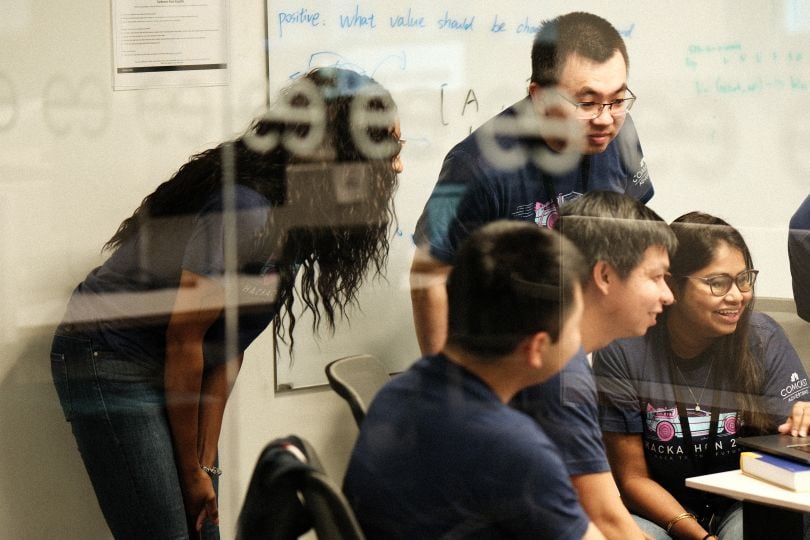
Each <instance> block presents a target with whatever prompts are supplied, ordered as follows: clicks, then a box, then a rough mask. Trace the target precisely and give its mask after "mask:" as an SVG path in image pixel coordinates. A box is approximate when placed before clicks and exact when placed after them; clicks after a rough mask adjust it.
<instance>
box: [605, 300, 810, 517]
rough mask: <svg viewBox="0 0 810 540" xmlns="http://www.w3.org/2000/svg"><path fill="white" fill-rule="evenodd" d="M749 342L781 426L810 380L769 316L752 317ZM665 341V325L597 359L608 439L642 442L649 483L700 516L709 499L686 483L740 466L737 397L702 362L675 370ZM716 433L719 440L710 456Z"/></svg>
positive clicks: (769, 408)
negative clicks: (620, 436) (611, 435)
mask: <svg viewBox="0 0 810 540" xmlns="http://www.w3.org/2000/svg"><path fill="white" fill-rule="evenodd" d="M750 338H751V346H752V350H753V351H754V354H755V356H756V358H757V359H758V361H760V362H762V365H763V367H764V373H765V377H764V381H763V385H762V389H761V396H762V399H763V406H764V409H765V411H766V412H767V413H768V414H769V415H770V416H771V418H772V421H773V423H774V424H775V425H778V424H780V423H782V422H784V420H785V418H787V416H788V414H789V413H790V410H791V408H792V406H793V403H794V402H795V401H796V400H799V399H801V398H803V397H804V399H807V395H808V379H807V374H806V373H805V370H804V367H803V366H802V363H801V361H800V360H799V357H798V355H797V354H796V351H795V350H794V349H793V346H792V345H791V344H790V342H789V341H788V339H787V337H786V336H785V334H784V332H783V331H782V329H781V328H780V327H779V325H778V324H777V323H776V322H775V321H774V320H773V319H771V318H770V317H768V316H767V315H764V314H762V313H756V312H755V313H753V314H752V317H751V332H750ZM665 339H668V338H667V334H666V326H665V324H661V323H659V324H658V325H656V326H654V327H652V328H651V329H650V330H649V331H648V332H647V335H645V336H642V337H639V338H629V339H620V340H617V341H614V342H613V343H611V344H610V345H608V346H607V347H605V348H604V349H601V350H600V351H598V352H596V353H595V354H594V373H595V375H596V380H597V387H598V389H599V399H600V421H601V424H602V429H603V430H604V431H606V432H618V433H639V434H641V436H642V439H643V443H644V455H645V458H646V462H647V467H648V469H649V473H650V477H651V478H652V479H654V480H655V481H657V482H658V483H659V484H661V486H662V487H664V489H666V490H667V491H669V492H670V493H671V494H672V495H673V496H674V497H675V498H676V499H678V501H679V502H680V503H681V504H683V505H684V506H685V507H687V508H690V509H693V510H695V511H698V509H699V506H700V504H701V501H702V500H703V496H702V495H701V494H700V493H699V492H697V491H695V490H692V489H688V488H686V487H685V485H684V479H685V478H688V477H690V476H696V475H700V474H709V473H714V472H721V471H727V470H732V469H736V468H738V466H739V459H740V458H739V453H740V448H739V447H738V446H737V441H736V438H737V436H738V435H739V430H740V425H739V423H738V422H737V407H736V402H735V395H734V392H733V391H732V390H730V389H723V388H724V387H723V378H724V377H727V376H728V374H727V373H723V372H722V370H721V368H719V366H717V365H714V366H713V365H712V364H711V362H710V361H708V360H707V359H706V358H705V357H704V356H703V355H701V356H698V357H697V358H695V359H691V360H683V359H678V360H677V364H678V368H677V369H676V368H675V367H674V364H673V361H672V360H671V359H670V356H669V353H668V346H667V344H666V341H665ZM707 381H708V383H707ZM673 382H674V383H675V384H674V385H673ZM704 385H705V386H704ZM716 388H718V390H715V389H716ZM690 390H691V392H690ZM676 392H677V397H678V400H680V401H681V402H682V403H683V407H684V409H685V411H686V414H687V417H688V426H689V430H690V431H691V441H689V440H688V438H687V437H686V435H685V432H684V429H683V423H682V422H681V416H680V414H679V412H678V407H677V405H676ZM713 410H714V411H716V414H717V423H716V424H715V425H714V426H712V425H711V417H712V411H713ZM712 429H714V430H715V431H716V434H715V440H714V444H713V448H709V447H708V443H709V439H710V437H709V433H710V432H711V430H712Z"/></svg>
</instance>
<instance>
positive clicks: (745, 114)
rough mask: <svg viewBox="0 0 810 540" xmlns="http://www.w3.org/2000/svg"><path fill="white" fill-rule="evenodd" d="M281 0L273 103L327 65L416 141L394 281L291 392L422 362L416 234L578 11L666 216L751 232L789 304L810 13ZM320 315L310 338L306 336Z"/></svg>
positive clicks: (754, 5)
mask: <svg viewBox="0 0 810 540" xmlns="http://www.w3.org/2000/svg"><path fill="white" fill-rule="evenodd" d="M323 4H325V3H314V2H309V3H307V2H301V1H298V2H293V1H287V0H268V3H267V10H266V11H267V12H266V15H267V49H268V55H267V57H268V58H267V60H268V73H269V90H270V95H271V96H272V95H275V94H276V93H277V91H278V89H280V88H281V87H283V86H285V85H287V84H289V82H290V80H291V79H294V78H296V77H298V76H300V75H302V74H304V73H306V72H307V71H308V70H310V69H312V68H314V67H320V66H342V67H348V68H352V69H355V70H357V71H359V72H362V73H365V74H367V75H370V76H372V77H374V78H375V79H376V80H377V81H379V82H380V83H381V84H382V85H383V86H385V87H386V88H388V90H390V91H391V93H392V94H393V96H394V99H395V101H396V102H397V105H398V107H399V112H400V117H401V122H402V134H403V138H404V139H406V140H407V141H408V142H407V145H406V146H405V148H404V151H403V154H402V157H403V161H404V163H405V172H404V173H403V174H402V175H401V176H400V188H399V191H398V193H397V197H396V206H397V214H398V217H399V222H398V228H397V230H396V231H395V232H394V237H393V240H392V243H391V254H390V261H389V265H388V270H387V279H386V280H384V281H377V282H372V283H369V284H367V285H366V286H365V287H364V289H363V291H362V293H361V297H360V305H361V309H362V310H361V311H355V312H354V313H353V314H352V316H351V321H350V323H345V324H342V325H340V326H339V328H338V330H337V332H336V333H335V335H334V336H331V335H328V334H325V335H323V336H322V338H321V339H320V340H316V341H312V340H309V339H301V338H300V337H299V339H298V341H297V342H296V351H295V357H294V359H292V360H291V359H290V357H289V355H287V354H286V352H284V353H283V354H281V355H280V357H279V358H277V366H276V369H277V378H276V381H277V386H278V387H279V388H281V389H290V388H300V387H305V386H310V385H314V384H322V383H324V382H325V377H324V372H323V367H324V365H325V364H326V363H327V362H328V361H330V360H332V359H334V358H338V357H340V356H346V355H350V354H357V353H371V354H375V355H377V356H378V357H380V358H381V359H382V360H383V361H385V362H386V363H387V364H388V366H389V368H390V369H391V371H401V370H403V369H405V368H406V367H407V366H408V365H409V364H410V363H412V362H413V361H414V360H416V358H417V357H418V347H417V344H416V338H415V334H414V330H413V322H412V315H411V307H410V295H409V288H408V268H409V265H410V261H411V257H412V255H413V251H414V245H413V241H412V234H413V231H414V227H415V224H416V220H417V219H418V217H419V215H420V213H421V211H422V207H423V205H424V203H425V201H426V199H427V197H428V195H429V194H430V192H431V190H432V187H433V185H434V183H435V181H436V178H437V175H438V172H439V169H440V167H441V162H442V159H443V157H444V155H445V154H446V152H447V151H448V150H449V149H450V148H451V147H452V146H453V145H454V144H455V143H457V142H458V141H459V140H461V139H462V138H463V137H464V136H466V135H467V134H468V133H469V132H470V131H471V130H473V129H475V128H476V127H478V126H479V125H480V124H481V123H483V122H484V121H485V120H487V119H488V118H490V117H491V116H492V115H494V114H496V113H497V112H499V111H501V110H502V109H503V108H505V107H508V106H509V105H511V104H512V103H514V102H515V101H517V100H519V99H520V98H522V97H523V96H525V95H526V88H527V85H528V79H529V75H530V72H531V62H530V59H529V56H530V50H531V44H532V38H533V34H534V32H535V30H536V28H537V26H538V25H539V23H540V21H541V20H544V19H549V18H553V17H555V16H557V15H559V14H562V13H566V12H569V11H574V10H583V11H590V12H593V13H596V14H598V15H600V16H602V17H605V18H606V19H608V20H609V21H610V22H611V23H612V24H613V25H614V26H615V27H616V28H617V30H619V32H620V33H621V34H622V35H623V37H624V38H625V42H626V44H627V48H628V52H629V55H630V76H629V82H628V85H629V87H630V88H631V89H632V90H633V92H634V93H635V94H636V95H637V96H638V98H639V99H638V101H637V103H636V105H635V107H634V109H633V114H632V116H633V119H634V120H635V124H636V127H637V129H638V132H639V136H640V138H641V143H642V147H643V149H644V153H645V157H646V161H647V164H648V166H649V169H650V174H651V178H652V180H653V183H654V185H655V189H656V195H655V197H654V198H653V199H652V201H651V202H650V206H651V207H652V208H653V209H655V210H656V211H657V212H658V213H660V214H661V215H662V216H663V217H664V218H665V219H667V220H668V221H669V220H672V219H674V218H675V217H677V216H679V215H681V214H682V213H685V212H687V211H691V210H702V211H706V212H710V213H713V214H716V215H719V216H721V217H723V218H725V219H726V220H728V221H729V222H730V223H731V224H733V225H735V226H737V227H738V228H740V229H741V230H742V232H743V234H744V235H745V237H746V239H747V241H748V243H749V245H750V247H751V249H752V252H753V255H754V261H755V264H756V266H757V267H758V268H759V269H760V270H761V274H760V279H759V281H758V294H759V295H760V296H769V297H780V298H788V297H791V289H790V277H789V274H788V270H787V249H786V234H787V233H786V230H787V223H788V220H789V217H790V215H791V214H792V213H793V211H794V210H795V208H796V207H797V206H798V205H799V204H800V203H801V201H802V200H803V199H804V197H805V196H806V195H807V193H808V192H809V191H810V126H809V124H810V123H808V121H807V120H808V119H810V2H807V1H800V0H782V1H773V2H760V1H754V0H745V1H736V0H735V1H732V0H727V1H723V2H705V1H698V0H689V1H681V2H656V3H650V2H641V1H635V0H633V1H629V0H624V1H622V2H610V3H607V2H596V1H591V2H570V1H567V2H561V1H549V2H542V3H535V2H525V1H522V0H504V1H498V2H491V1H487V2H483V1H460V0H446V1H444V2H435V1H434V2H427V1H421V0H413V1H411V2H405V3H394V2H383V1H380V0H366V1H362V2H360V1H356V0H351V1H347V0H332V1H330V2H329V3H328V5H323ZM307 324H309V323H308V319H306V318H305V319H303V320H302V321H301V322H300V326H298V328H299V329H300V330H301V331H303V330H304V328H306V326H307Z"/></svg>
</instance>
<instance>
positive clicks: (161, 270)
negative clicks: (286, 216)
mask: <svg viewBox="0 0 810 540" xmlns="http://www.w3.org/2000/svg"><path fill="white" fill-rule="evenodd" d="M235 208H236V214H235V220H234V221H235V223H234V232H235V239H236V246H235V250H234V254H235V256H236V261H235V269H236V270H237V283H236V287H237V290H238V293H239V299H238V338H239V343H238V352H239V353H241V352H243V351H244V350H245V349H246V348H247V346H248V345H249V344H250V343H251V342H252V341H253V340H254V339H255V338H256V337H257V336H258V335H259V334H260V333H261V332H262V331H263V330H264V329H265V328H266V327H267V325H268V324H269V323H270V321H272V319H273V316H274V315H275V312H276V305H275V296H276V291H277V285H278V272H277V268H276V266H275V265H274V263H273V261H272V259H271V257H270V254H269V253H266V252H265V248H264V247H263V244H262V243H261V241H260V240H261V238H262V237H263V234H264V233H265V232H266V230H267V220H268V217H269V212H270V203H269V201H268V200H267V199H266V198H265V197H264V196H263V195H261V194H259V193H257V192H256V191H254V190H253V189H251V188H248V187H245V186H240V185H237V186H236V187H235ZM223 216H224V213H223V199H222V194H221V193H217V194H215V195H213V196H212V197H211V198H210V199H209V201H208V202H207V203H206V204H205V205H204V207H203V208H202V209H201V210H200V212H198V213H197V214H195V215H188V216H179V217H172V218H166V219H159V220H151V221H150V222H149V224H148V226H146V227H142V228H141V230H140V231H139V232H138V234H137V235H136V236H135V237H133V238H131V239H129V240H127V241H125V242H124V243H123V244H122V245H121V246H120V247H119V248H118V249H117V250H116V251H115V252H114V253H113V254H112V256H111V257H110V258H109V259H108V260H107V261H106V262H105V263H104V264H103V265H102V266H100V267H98V268H96V269H95V270H93V271H92V272H90V274H88V276H87V277H86V278H85V280H84V281H83V282H82V283H80V284H79V285H78V286H77V287H76V289H75V290H74V292H73V295H72V296H71V299H70V302H69V303H68V308H67V312H66V315H65V318H64V322H65V323H68V324H73V325H75V326H79V327H81V328H83V329H84V332H85V333H86V334H89V335H90V336H91V337H93V338H94V339H95V340H97V341H98V342H99V343H100V345H101V346H102V347H105V348H108V349H110V350H113V351H116V352H119V353H120V354H122V355H124V356H125V357H129V358H133V359H150V360H152V361H155V362H158V363H161V364H162V363H163V361H164V356H165V348H166V328H167V326H168V322H169V316H170V315H171V312H172V309H173V306H174V301H175V297H176V294H177V288H178V286H179V283H180V274H181V272H182V271H183V270H188V271H190V272H194V273H196V274H199V275H202V276H205V277H208V278H210V279H213V280H217V281H220V282H222V283H223V286H224V285H225V284H224V281H223V280H224V275H225V268H226V259H225V258H226V238H225V237H226V234H225V225H224V221H223ZM224 317H225V315H224V312H223V314H222V315H220V317H219V318H218V319H217V320H216V321H215V322H214V323H213V325H212V326H211V327H210V328H209V329H208V331H207V333H206V335H205V344H204V346H205V354H204V356H205V363H206V365H207V366H210V365H213V364H217V363H221V362H223V361H224V360H225V358H224V355H225V337H224V336H225V320H224Z"/></svg>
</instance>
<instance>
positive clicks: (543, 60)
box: [531, 12, 630, 86]
mask: <svg viewBox="0 0 810 540" xmlns="http://www.w3.org/2000/svg"><path fill="white" fill-rule="evenodd" d="M616 51H619V52H620V53H621V55H622V57H623V58H624V63H625V65H626V66H627V68H628V69H629V68H630V59H629V58H628V56H627V47H626V46H625V44H624V40H623V39H622V36H621V35H619V32H618V31H617V30H616V29H615V28H614V27H613V26H612V25H611V24H610V23H609V22H607V21H606V20H605V19H603V18H602V17H598V16H596V15H593V14H592V13H584V12H573V13H568V14H566V15H560V16H559V17H557V18H555V19H551V20H550V21H543V23H542V24H541V25H540V29H539V30H538V31H537V33H536V34H535V36H534V44H533V45H532V77H531V81H532V82H533V83H536V84H539V85H540V86H552V85H555V84H557V83H558V82H559V78H560V72H561V71H562V69H563V66H565V62H566V59H567V58H568V56H569V55H571V54H574V53H575V54H578V55H580V56H583V57H585V58H589V59H590V60H593V61H595V62H599V63H603V62H606V61H608V60H609V59H610V57H611V56H613V55H614V54H615V53H616Z"/></svg>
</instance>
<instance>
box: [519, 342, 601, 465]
mask: <svg viewBox="0 0 810 540" xmlns="http://www.w3.org/2000/svg"><path fill="white" fill-rule="evenodd" d="M512 404H513V406H514V407H515V408H517V409H518V410H521V411H523V412H524V413H526V414H528V415H529V416H531V417H532V418H534V419H535V421H537V423H538V424H540V426H541V427H542V429H543V431H544V432H545V433H546V435H548V437H549V438H550V439H551V440H552V441H553V442H554V444H556V445H557V447H558V448H559V450H560V454H561V455H562V458H563V461H564V462H565V466H566V468H567V469H568V474H569V475H578V474H592V473H601V472H606V471H609V470H610V465H609V464H608V461H607V456H606V454H605V446H604V444H603V443H602V431H601V430H600V429H599V421H598V410H597V403H596V385H595V383H594V378H593V373H592V372H591V367H590V365H589V364H588V359H587V357H586V356H585V354H584V353H583V352H582V351H580V353H578V354H577V355H576V356H575V357H574V358H573V359H572V360H571V362H569V363H568V365H567V366H566V367H565V369H563V370H562V371H561V372H560V373H558V374H557V375H555V376H554V377H552V378H551V379H549V380H548V381H546V382H544V383H542V384H540V385H535V386H531V387H529V388H526V389H525V390H523V391H522V392H520V393H519V394H518V395H517V396H516V397H515V399H514V400H513V403H512Z"/></svg>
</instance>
